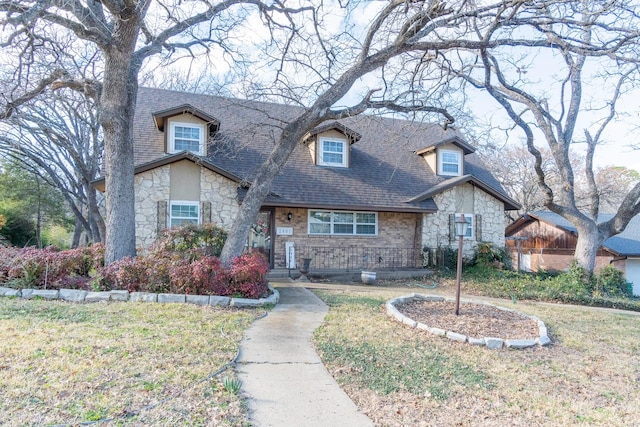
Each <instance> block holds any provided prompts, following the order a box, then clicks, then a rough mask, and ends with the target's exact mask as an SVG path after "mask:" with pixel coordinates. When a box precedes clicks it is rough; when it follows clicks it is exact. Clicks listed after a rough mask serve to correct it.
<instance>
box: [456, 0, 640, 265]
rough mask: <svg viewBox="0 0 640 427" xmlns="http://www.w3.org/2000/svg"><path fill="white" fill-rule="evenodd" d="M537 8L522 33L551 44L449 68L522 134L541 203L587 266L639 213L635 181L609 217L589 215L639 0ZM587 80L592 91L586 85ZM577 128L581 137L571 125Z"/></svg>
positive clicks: (630, 74)
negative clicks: (579, 157) (563, 225)
mask: <svg viewBox="0 0 640 427" xmlns="http://www.w3.org/2000/svg"><path fill="white" fill-rule="evenodd" d="M536 3H537V2H536ZM539 7H540V9H539V11H538V12H537V16H540V17H541V16H545V17H546V21H545V20H540V21H538V22H537V23H533V22H532V21H529V23H528V24H527V31H529V32H533V33H537V34H539V36H540V37H542V38H544V39H546V40H549V41H552V42H553V45H552V46H550V49H547V48H543V49H541V48H540V46H533V45H532V46H530V47H525V46H519V47H518V49H517V50H515V49H514V50H512V51H510V52H508V53H505V52H504V51H502V52H501V51H498V50H492V49H489V48H482V49H480V54H479V55H477V56H475V57H474V58H472V59H471V61H467V62H466V63H465V65H466V67H467V68H466V69H464V68H461V69H460V68H458V69H457V70H458V72H457V74H458V75H459V76H460V77H462V78H464V79H465V80H466V81H467V82H469V83H471V84H472V85H473V86H475V87H477V88H482V89H485V90H486V91H487V92H488V93H489V94H490V95H491V96H492V97H493V99H495V100H496V101H497V102H498V103H499V105H500V106H502V108H503V109H504V111H505V112H506V113H507V114H508V116H509V117H510V118H511V120H513V122H514V123H515V124H516V126H517V127H518V128H519V129H520V130H521V131H522V132H523V133H524V135H525V137H526V146H527V150H528V151H529V153H530V154H531V155H532V156H533V158H534V159H535V164H534V170H535V172H536V176H537V184H538V187H539V188H540V190H541V192H542V195H543V199H544V205H545V206H546V207H547V208H548V209H549V210H551V211H553V212H555V213H557V214H559V215H561V216H562V217H564V218H565V219H567V220H568V221H570V222H571V223H572V224H573V225H574V226H575V227H576V228H577V230H578V233H579V238H578V243H577V247H576V253H575V259H576V260H577V261H578V263H579V264H580V265H581V266H583V267H584V268H585V269H586V270H588V271H593V268H594V265H595V256H596V252H597V250H598V248H599V247H600V245H601V244H602V242H603V241H604V240H606V239H607V238H609V237H610V236H613V235H615V234H618V233H620V232H621V231H623V230H624V229H625V227H626V226H627V224H628V222H629V221H630V220H631V218H633V217H634V216H635V215H638V214H639V213H640V183H637V184H636V185H635V186H633V187H632V188H631V189H630V190H629V191H628V192H627V193H626V196H625V198H624V200H622V202H621V203H620V205H619V207H618V209H617V212H616V214H615V216H614V217H613V218H612V219H611V220H609V221H606V222H602V223H598V222H597V217H598V213H599V209H600V205H601V203H600V200H599V197H600V194H601V191H600V190H599V189H598V183H597V181H596V178H595V172H594V168H593V159H594V154H595V151H596V148H597V147H598V145H599V144H602V143H603V142H604V139H605V138H604V135H605V130H606V129H607V127H608V126H609V125H610V124H612V123H614V122H615V120H616V119H617V118H618V114H617V109H618V108H619V104H620V100H621V98H623V97H624V96H625V95H627V94H629V92H630V90H631V89H633V88H634V87H635V82H636V81H637V79H638V71H639V70H638V64H639V60H638V54H637V52H638V47H639V44H638V38H639V34H638V31H637V28H638V25H639V22H640V21H639V18H638V16H639V15H638V10H637V7H638V6H637V4H634V3H633V2H624V1H622V2H611V3H600V2H563V1H560V2H549V3H547V4H545V3H540V4H539ZM554 17H555V20H554ZM536 21H537V19H536ZM523 23H525V22H523V21H520V22H519V23H518V22H516V26H515V27H514V26H506V27H505V26H500V25H496V26H494V27H493V28H487V29H485V30H484V31H482V36H481V38H482V39H483V40H486V41H487V42H488V41H489V40H491V39H493V38H494V37H502V36H503V33H504V32H505V31H506V32H508V33H510V34H514V33H517V31H518V27H519V26H520V25H521V24H523ZM478 31H479V32H480V31H481V29H478ZM549 51H551V52H549ZM540 63H543V64H544V70H546V71H547V73H549V75H547V77H546V78H540V79H539V80H538V81H535V80H534V79H532V78H531V75H532V74H535V75H536V77H540V76H541V74H540V69H539V68H538V69H537V72H536V65H537V64H540ZM448 69H449V70H451V68H448ZM461 70H462V71H461ZM527 72H529V75H527ZM543 75H544V74H543ZM587 85H588V86H589V87H590V88H591V90H589V91H587V90H585V89H586V87H587ZM580 127H582V129H583V131H582V134H583V135H584V137H583V138H581V136H580V132H576V129H579V128H580ZM539 139H541V140H542V141H544V144H546V145H547V146H548V148H549V150H550V152H551V155H552V159H553V163H554V166H555V167H554V169H555V170H556V171H557V173H558V176H559V178H560V180H561V185H560V186H559V187H557V186H554V185H552V182H551V180H550V177H549V174H548V173H547V171H546V170H545V168H544V167H543V165H544V159H543V156H542V154H541V149H540V148H539V147H538V146H537V145H536V141H538V140H539ZM578 143H580V144H586V147H587V148H586V154H585V156H584V164H583V166H584V170H585V173H586V176H585V184H586V186H587V188H588V192H587V196H588V197H589V200H588V203H587V206H584V205H583V206H581V205H580V203H579V199H580V198H579V197H578V193H577V191H576V183H577V182H576V171H575V167H574V165H573V164H572V162H571V156H570V153H571V148H572V146H574V144H578ZM581 208H586V209H581Z"/></svg>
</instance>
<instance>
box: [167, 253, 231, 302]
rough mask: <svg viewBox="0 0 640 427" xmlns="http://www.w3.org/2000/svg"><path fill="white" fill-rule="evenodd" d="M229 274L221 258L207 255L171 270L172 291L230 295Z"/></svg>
mask: <svg viewBox="0 0 640 427" xmlns="http://www.w3.org/2000/svg"><path fill="white" fill-rule="evenodd" d="M227 284H228V274H227V272H226V271H225V269H224V268H222V265H221V264H220V260H219V259H218V258H216V257H213V256H205V257H202V258H200V259H196V260H194V261H191V262H185V263H184V264H183V265H181V266H179V267H177V268H174V269H173V270H172V271H171V292H173V293H184V294H196V295H210V294H212V295H228V292H229V291H228V286H227Z"/></svg>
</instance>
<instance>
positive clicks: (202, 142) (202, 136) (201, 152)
mask: <svg viewBox="0 0 640 427" xmlns="http://www.w3.org/2000/svg"><path fill="white" fill-rule="evenodd" d="M176 126H180V127H187V128H198V129H200V141H199V147H200V150H198V151H197V152H196V151H192V153H195V154H198V155H200V156H203V155H204V146H205V125H203V124H198V123H185V122H173V121H172V122H171V125H170V126H169V154H175V153H179V152H181V151H184V150H176V144H175V134H176V132H175V127H176Z"/></svg>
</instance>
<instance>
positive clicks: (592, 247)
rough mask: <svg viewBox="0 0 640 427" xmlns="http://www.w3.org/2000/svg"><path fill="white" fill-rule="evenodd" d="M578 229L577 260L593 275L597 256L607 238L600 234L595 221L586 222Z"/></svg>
mask: <svg viewBox="0 0 640 427" xmlns="http://www.w3.org/2000/svg"><path fill="white" fill-rule="evenodd" d="M577 229H578V243H577V244H576V252H575V256H574V258H575V260H576V262H577V263H578V264H579V265H580V266H581V267H582V268H584V269H585V270H587V271H588V272H590V273H593V270H594V269H595V266H596V255H597V254H598V249H599V248H600V246H601V245H602V243H603V242H604V240H605V238H604V237H603V236H602V235H601V234H600V232H599V230H598V226H597V224H596V223H595V221H586V222H585V224H581V225H580V226H578V227H577Z"/></svg>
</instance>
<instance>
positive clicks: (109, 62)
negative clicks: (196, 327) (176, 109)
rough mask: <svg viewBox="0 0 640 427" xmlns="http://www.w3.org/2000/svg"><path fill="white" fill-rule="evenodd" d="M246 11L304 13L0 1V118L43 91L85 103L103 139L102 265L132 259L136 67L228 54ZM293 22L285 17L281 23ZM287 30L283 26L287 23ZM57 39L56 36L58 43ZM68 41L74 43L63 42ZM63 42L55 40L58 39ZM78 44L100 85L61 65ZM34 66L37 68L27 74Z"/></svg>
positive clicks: (250, 3) (221, 5)
mask: <svg viewBox="0 0 640 427" xmlns="http://www.w3.org/2000/svg"><path fill="white" fill-rule="evenodd" d="M249 7H251V8H254V9H255V10H257V11H259V12H260V13H261V16H262V17H263V19H264V20H265V21H266V22H273V19H272V17H271V14H275V13H281V14H283V15H285V16H290V15H292V14H295V13H296V12H299V11H303V10H306V9H307V8H301V9H289V8H287V7H285V6H284V5H282V4H281V3H280V2H277V3H275V4H274V5H268V4H264V3H262V2H260V1H259V0H226V1H220V2H209V1H204V0H203V1H195V2H190V3H189V4H184V3H183V2H181V1H179V0H175V1H174V0H167V1H162V0H156V1H147V0H105V1H99V2H96V1H89V2H84V1H82V0H67V1H64V2H57V1H53V2H52V1H48V0H5V1H2V2H0V23H1V24H2V28H3V42H2V44H1V45H2V47H3V48H6V49H9V48H11V49H13V50H14V53H15V56H14V63H13V64H9V65H11V66H12V72H13V79H12V81H13V82H14V83H13V87H12V88H11V89H10V90H8V91H7V90H5V91H4V92H5V93H6V94H9V96H8V99H5V101H4V104H5V105H4V107H3V108H2V110H4V111H2V112H1V113H2V114H0V116H2V117H7V116H10V115H11V114H12V113H13V112H14V111H15V109H16V108H17V107H18V106H19V105H20V104H22V103H24V102H26V101H27V100H29V99H31V98H33V97H36V96H38V95H39V94H41V93H42V92H43V90H44V89H45V88H46V87H48V86H51V85H55V86H56V87H62V86H66V87H69V88H73V89H76V90H79V91H82V92H83V93H85V94H86V95H87V96H90V97H93V98H94V99H95V100H96V101H97V103H98V108H99V119H100V124H101V126H102V129H103V132H104V144H105V150H104V162H105V178H106V188H107V192H106V245H105V246H106V255H105V258H106V259H105V261H106V262H107V263H109V262H112V261H114V260H117V259H120V258H122V257H124V256H133V255H135V253H136V248H135V223H134V198H133V194H134V192H133V170H134V164H133V139H132V123H133V115H134V109H135V105H136V96H137V90H138V74H139V72H140V69H141V67H142V65H143V62H144V61H145V60H146V59H148V58H150V57H152V56H154V55H157V54H161V53H165V54H166V56H165V57H166V58H168V57H171V55H172V54H173V53H175V52H186V55H197V54H199V53H202V52H204V53H207V52H209V49H210V47H211V46H213V45H217V46H220V47H221V48H222V49H223V50H224V51H226V52H231V53H232V47H231V46H230V44H228V43H227V40H229V34H230V33H231V30H232V29H233V27H234V26H235V25H236V24H237V22H238V21H239V20H241V19H243V18H244V17H245V16H246V15H247V14H248V11H247V9H246V8H249ZM287 22H290V23H291V22H293V21H292V20H291V19H289V20H288V21H287V20H286V18H285V24H286V23H287ZM287 25H289V24H287ZM60 34H63V36H60ZM70 35H72V36H74V37H70ZM63 37H67V38H66V39H63V40H61V38H63ZM74 38H79V39H81V40H82V41H83V42H85V43H86V44H88V45H89V46H90V47H89V49H88V50H91V49H94V50H97V52H98V53H99V55H100V59H101V64H102V65H101V67H102V78H101V79H100V81H96V80H89V79H85V78H83V77H82V76H80V78H75V77H78V76H75V77H74V76H73V75H71V73H70V72H69V70H65V69H64V68H63V69H60V67H64V61H63V60H65V61H74V60H75V58H74V56H75V55H76V54H77V51H75V50H73V49H71V50H70V49H67V48H69V47H75V45H73V41H71V40H73V39H74ZM35 65H39V66H38V67H35Z"/></svg>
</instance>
